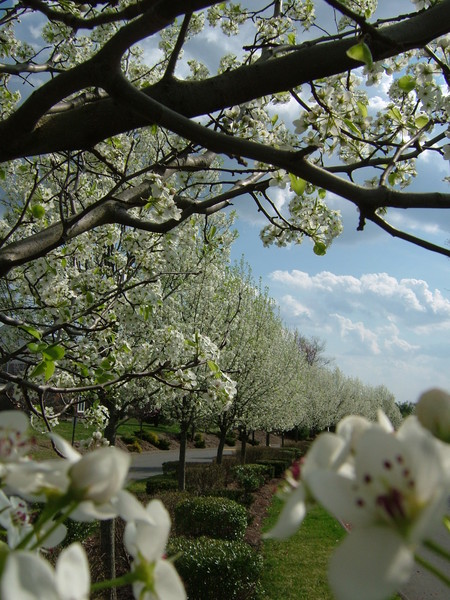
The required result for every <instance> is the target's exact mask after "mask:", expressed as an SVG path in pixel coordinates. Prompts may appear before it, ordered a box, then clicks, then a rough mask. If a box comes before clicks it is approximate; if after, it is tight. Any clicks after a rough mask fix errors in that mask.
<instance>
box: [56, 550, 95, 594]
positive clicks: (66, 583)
mask: <svg viewBox="0 0 450 600" xmlns="http://www.w3.org/2000/svg"><path fill="white" fill-rule="evenodd" d="M56 585H57V588H58V592H59V595H60V598H61V600H85V599H87V598H88V597H89V590H90V585H91V578H90V575H89V564H88V560H87V557H86V553H85V552H84V550H83V548H82V546H81V544H79V543H75V544H71V545H70V546H69V547H68V548H66V549H64V550H63V551H62V552H61V555H60V557H59V558H58V562H57V563H56Z"/></svg>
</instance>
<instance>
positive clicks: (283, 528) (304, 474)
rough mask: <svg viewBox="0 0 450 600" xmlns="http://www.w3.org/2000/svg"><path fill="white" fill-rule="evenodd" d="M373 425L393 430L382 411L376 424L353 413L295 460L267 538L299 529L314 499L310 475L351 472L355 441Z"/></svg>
mask: <svg viewBox="0 0 450 600" xmlns="http://www.w3.org/2000/svg"><path fill="white" fill-rule="evenodd" d="M371 428H372V429H374V428H375V429H377V430H379V431H382V432H386V433H390V432H392V431H393V427H392V424H391V422H390V421H389V419H388V418H387V417H386V415H385V414H384V413H383V412H382V411H379V413H378V422H377V423H372V422H370V421H369V420H368V419H366V418H364V417H360V416H358V415H350V416H348V417H345V418H344V419H342V420H341V421H340V422H339V423H338V425H337V428H336V434H334V433H328V432H325V433H322V434H321V435H319V436H318V437H317V439H316V440H315V441H314V443H313V445H312V446H311V448H310V450H309V451H308V453H307V455H306V456H305V458H304V460H303V462H302V463H301V464H300V463H294V469H292V468H291V469H290V470H288V471H287V474H286V483H287V485H286V486H285V487H284V489H283V490H282V491H281V494H280V496H281V497H282V498H284V499H285V501H286V502H285V505H284V507H283V510H282V511H281V514H280V517H279V518H278V521H277V523H276V524H275V526H274V527H273V528H272V529H271V530H270V531H268V532H267V533H266V534H264V537H265V538H272V539H279V540H282V539H286V538H288V537H289V536H291V535H293V534H294V533H295V532H296V531H297V529H298V528H299V526H300V525H301V523H302V521H303V519H304V518H305V516H306V512H307V509H308V506H309V505H312V504H314V502H315V498H314V494H313V493H312V491H311V489H310V486H309V478H310V477H311V476H313V477H314V476H315V475H316V474H317V473H318V472H325V473H328V472H330V471H333V472H336V473H337V472H339V473H340V474H341V475H344V474H346V473H347V474H348V473H352V472H353V468H354V467H353V462H354V458H353V457H354V453H355V447H356V444H357V443H358V440H359V439H360V438H361V436H362V435H363V434H364V432H366V431H368V430H369V429H371Z"/></svg>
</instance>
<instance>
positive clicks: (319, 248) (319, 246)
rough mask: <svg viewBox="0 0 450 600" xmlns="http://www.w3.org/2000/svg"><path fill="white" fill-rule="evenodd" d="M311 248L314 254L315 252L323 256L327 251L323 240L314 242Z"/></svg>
mask: <svg viewBox="0 0 450 600" xmlns="http://www.w3.org/2000/svg"><path fill="white" fill-rule="evenodd" d="M313 250H314V254H317V256H325V254H326V253H327V247H326V246H325V244H324V243H323V242H316V243H315V244H314V248H313Z"/></svg>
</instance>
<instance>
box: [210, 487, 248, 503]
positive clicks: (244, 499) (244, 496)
mask: <svg viewBox="0 0 450 600" xmlns="http://www.w3.org/2000/svg"><path fill="white" fill-rule="evenodd" d="M203 495H204V496H214V497H215V498H228V500H234V501H235V502H237V503H238V504H242V506H245V507H246V508H249V507H250V506H251V505H252V504H253V502H254V500H255V497H254V495H253V494H251V493H250V492H246V491H245V490H240V489H233V488H217V489H211V490H207V491H205V492H204V493H203Z"/></svg>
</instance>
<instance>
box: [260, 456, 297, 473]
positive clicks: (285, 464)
mask: <svg viewBox="0 0 450 600" xmlns="http://www.w3.org/2000/svg"><path fill="white" fill-rule="evenodd" d="M257 464H258V465H264V466H267V467H271V468H272V472H273V476H274V477H283V474H284V472H285V471H286V469H289V467H290V466H291V464H292V461H291V460H289V459H288V460H276V459H269V458H268V459H262V460H258V461H257Z"/></svg>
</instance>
